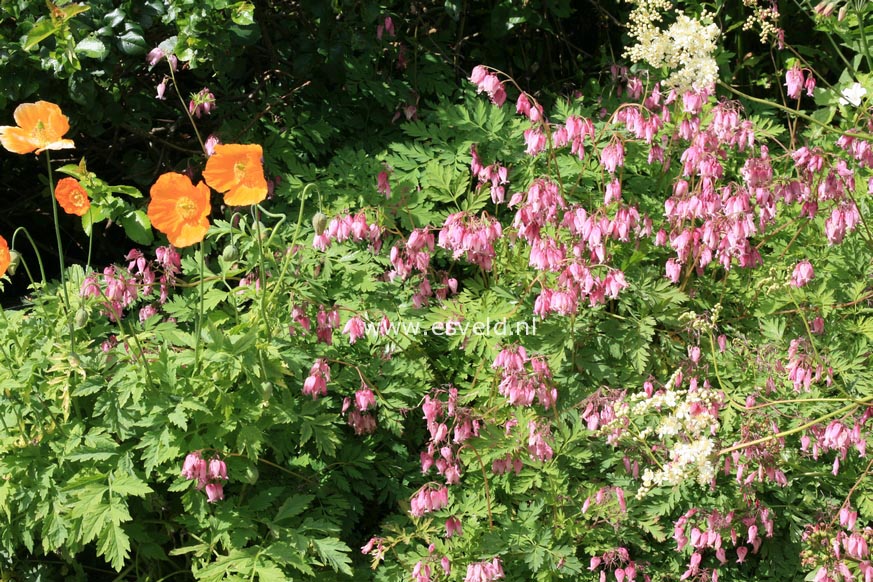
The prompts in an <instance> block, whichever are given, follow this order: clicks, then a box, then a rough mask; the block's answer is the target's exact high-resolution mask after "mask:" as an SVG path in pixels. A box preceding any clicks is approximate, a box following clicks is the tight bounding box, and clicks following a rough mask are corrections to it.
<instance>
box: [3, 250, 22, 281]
mask: <svg viewBox="0 0 873 582" xmlns="http://www.w3.org/2000/svg"><path fill="white" fill-rule="evenodd" d="M20 264H21V253H19V252H18V251H15V250H10V251H9V266H8V267H6V271H7V272H8V273H9V276H10V277H11V276H13V275H15V271H17V270H18V265H20Z"/></svg>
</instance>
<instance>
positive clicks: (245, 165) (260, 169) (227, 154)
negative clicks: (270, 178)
mask: <svg viewBox="0 0 873 582" xmlns="http://www.w3.org/2000/svg"><path fill="white" fill-rule="evenodd" d="M263 157H264V153H263V150H262V149H261V146H259V145H257V144H246V145H242V144H226V145H222V144H219V145H216V146H215V154H213V155H212V156H210V158H209V159H208V160H207V161H206V169H205V170H203V179H204V180H206V183H207V184H209V186H210V187H212V188H213V189H215V190H217V191H219V192H221V193H223V194H224V201H225V203H227V204H229V205H230V206H247V205H249V204H257V203H258V202H260V201H262V200H263V199H264V198H266V197H267V180H266V178H264V165H263Z"/></svg>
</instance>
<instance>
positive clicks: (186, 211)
mask: <svg viewBox="0 0 873 582" xmlns="http://www.w3.org/2000/svg"><path fill="white" fill-rule="evenodd" d="M196 211H197V205H196V204H194V201H193V200H191V199H190V198H188V197H182V198H179V201H178V202H176V212H178V213H179V216H181V217H182V219H183V220H190V219H191V218H192V217H193V216H194V213H195V212H196Z"/></svg>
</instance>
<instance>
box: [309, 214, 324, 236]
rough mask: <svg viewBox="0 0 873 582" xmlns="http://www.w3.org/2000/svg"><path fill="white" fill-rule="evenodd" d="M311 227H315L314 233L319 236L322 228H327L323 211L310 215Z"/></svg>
mask: <svg viewBox="0 0 873 582" xmlns="http://www.w3.org/2000/svg"><path fill="white" fill-rule="evenodd" d="M312 228H314V229H315V234H316V235H317V236H321V235H322V234H323V233H324V229H325V228H327V216H325V214H324V213H323V212H316V213H315V216H313V217H312Z"/></svg>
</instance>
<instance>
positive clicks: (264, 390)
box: [261, 382, 273, 406]
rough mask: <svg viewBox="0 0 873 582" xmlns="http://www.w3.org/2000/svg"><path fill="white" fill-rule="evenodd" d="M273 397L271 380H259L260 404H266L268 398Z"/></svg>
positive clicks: (268, 400)
mask: <svg viewBox="0 0 873 582" xmlns="http://www.w3.org/2000/svg"><path fill="white" fill-rule="evenodd" d="M272 397H273V383H272V382H261V405H262V406H266V405H267V404H269V402H270V399H271V398H272Z"/></svg>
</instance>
